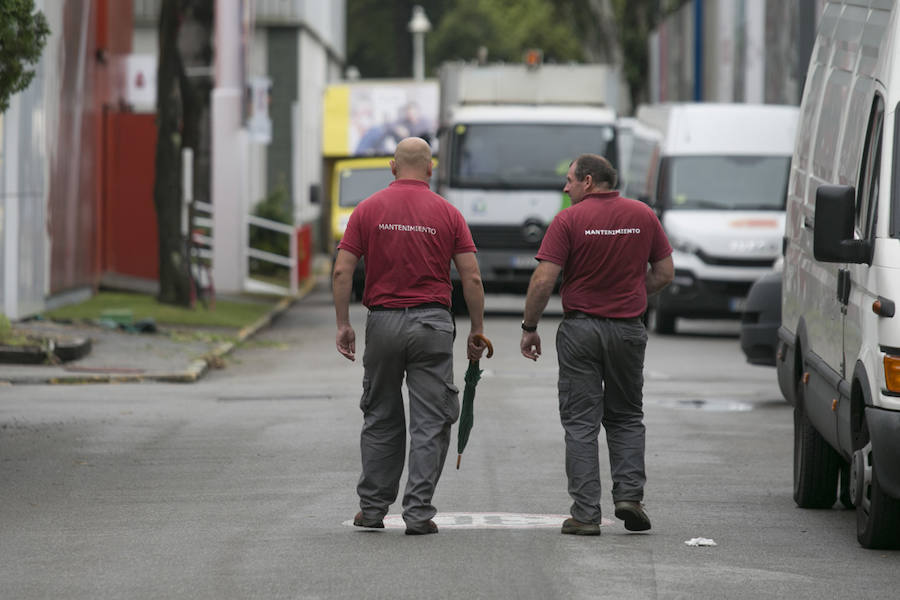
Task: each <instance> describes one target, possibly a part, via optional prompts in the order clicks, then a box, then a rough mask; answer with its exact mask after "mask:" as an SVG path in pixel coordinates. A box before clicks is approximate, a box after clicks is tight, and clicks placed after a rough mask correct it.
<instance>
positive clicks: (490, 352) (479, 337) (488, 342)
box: [472, 333, 494, 358]
mask: <svg viewBox="0 0 900 600" xmlns="http://www.w3.org/2000/svg"><path fill="white" fill-rule="evenodd" d="M472 337H474V338H475V339H476V340H478V341H479V342H481V343H482V344H484V345H485V346H487V358H490V357H492V356H493V355H494V345H493V344H492V343H491V340H489V339H487V338H486V337H484V335H482V334H480V333H476V334H475V335H474V336H472Z"/></svg>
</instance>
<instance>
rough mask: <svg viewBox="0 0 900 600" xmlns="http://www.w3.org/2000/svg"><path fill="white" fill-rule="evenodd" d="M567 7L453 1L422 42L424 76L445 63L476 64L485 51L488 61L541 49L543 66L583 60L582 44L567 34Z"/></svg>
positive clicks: (526, 0) (522, 1)
mask: <svg viewBox="0 0 900 600" xmlns="http://www.w3.org/2000/svg"><path fill="white" fill-rule="evenodd" d="M565 4H566V3H564V2H550V1H548V0H458V1H457V2H455V3H454V4H452V8H449V9H448V10H447V12H446V13H445V14H444V15H443V18H442V19H441V21H440V22H439V23H436V24H435V25H436V26H435V28H434V30H433V31H432V33H431V34H429V36H428V38H426V39H427V45H428V51H427V53H426V60H427V62H428V65H429V71H430V72H433V69H434V68H435V67H436V66H437V65H440V64H441V63H442V62H444V61H448V60H475V59H476V58H477V57H478V49H479V47H481V46H483V47H485V48H486V49H487V53H488V54H487V57H488V60H490V61H508V62H520V61H521V60H522V57H523V55H524V54H525V51H526V50H528V49H530V48H540V49H541V50H542V51H543V54H544V60H545V61H555V62H569V61H582V60H584V51H583V49H582V45H581V41H580V40H579V39H578V37H577V36H575V35H573V34H572V27H573V22H574V19H573V17H572V13H567V12H566V11H564V10H563V7H564V6H565Z"/></svg>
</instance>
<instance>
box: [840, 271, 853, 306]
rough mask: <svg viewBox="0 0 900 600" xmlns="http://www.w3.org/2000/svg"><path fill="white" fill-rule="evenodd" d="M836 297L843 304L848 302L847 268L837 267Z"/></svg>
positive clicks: (848, 272) (848, 278)
mask: <svg viewBox="0 0 900 600" xmlns="http://www.w3.org/2000/svg"><path fill="white" fill-rule="evenodd" d="M837 299H838V302H840V303H841V304H842V305H844V306H846V305H847V304H848V303H849V302H850V271H849V270H848V269H838V278H837Z"/></svg>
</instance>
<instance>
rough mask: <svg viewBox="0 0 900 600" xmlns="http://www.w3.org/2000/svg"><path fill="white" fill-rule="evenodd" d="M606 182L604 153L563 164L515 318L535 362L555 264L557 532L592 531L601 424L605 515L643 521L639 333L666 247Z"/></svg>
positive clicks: (656, 228)
mask: <svg viewBox="0 0 900 600" xmlns="http://www.w3.org/2000/svg"><path fill="white" fill-rule="evenodd" d="M615 185H616V171H615V169H613V167H612V165H611V164H610V163H609V162H608V161H607V160H606V159H605V158H603V157H601V156H598V155H595V154H583V155H581V156H579V157H578V158H577V159H576V160H575V161H574V162H572V164H571V165H570V167H569V172H568V173H567V174H566V185H565V188H564V190H563V191H565V192H566V193H567V194H569V197H570V198H571V199H572V206H571V207H569V208H567V209H565V210H563V211H561V212H560V213H559V214H558V215H557V216H556V218H554V220H553V222H552V223H551V224H550V227H549V228H548V229H547V233H546V234H545V235H544V240H543V242H542V243H541V248H540V250H539V251H538V254H537V256H536V258H537V259H538V260H539V261H540V263H539V264H538V266H537V268H536V269H535V271H534V274H533V275H532V277H531V282H530V284H529V286H528V295H527V297H526V299H525V314H524V318H523V320H522V330H523V331H522V340H521V351H522V355H523V356H525V357H526V358H530V359H531V360H537V358H538V357H539V356H540V354H541V338H540V335H538V333H537V325H538V321H539V320H540V318H541V315H542V314H543V312H544V308H546V306H547V301H548V300H549V298H550V294H551V293H552V291H553V288H554V286H555V284H556V281H557V278H558V276H559V274H560V272H562V274H563V283H562V287H561V288H560V294H561V296H562V304H563V311H564V315H565V318H564V319H563V321H562V323H560V326H559V329H558V331H557V334H556V351H557V357H558V360H559V383H558V390H559V416H560V420H561V422H562V426H563V429H564V430H565V441H566V476H567V477H568V481H569V495H570V496H571V497H572V500H573V501H574V502H573V504H572V507H571V515H572V517H571V518H569V519H566V520H565V521H564V522H563V525H562V533H566V534H574V535H600V521H601V518H600V517H601V513H600V462H599V456H598V455H599V449H598V443H597V438H598V436H599V434H600V427H601V425H602V426H603V428H604V429H605V430H606V443H607V448H608V451H609V463H610V469H611V471H612V480H613V487H612V497H613V502H614V504H615V515H616V517H617V518H619V519H622V520H624V521H625V528H626V529H628V530H629V531H646V530H647V529H650V518H649V517H648V516H647V513H646V511H645V510H644V507H643V505H642V501H643V498H644V484H645V482H646V474H645V469H644V448H645V429H644V422H643V417H644V413H643V391H642V388H643V384H644V376H643V369H644V350H645V348H646V345H647V331H646V329H645V328H644V324H643V321H642V320H641V315H642V314H643V313H644V311H645V310H646V309H647V296H648V294H654V293H656V292H659V291H660V290H661V289H663V288H664V287H665V286H666V285H668V284H669V283H670V282H671V281H672V278H673V276H674V267H673V264H672V247H671V246H670V245H669V242H668V240H667V239H666V235H665V233H664V232H663V229H662V226H661V224H660V222H659V219H658V218H657V216H656V214H654V212H653V211H652V210H651V209H650V208H649V207H648V206H647V205H646V204H643V203H641V202H638V201H636V200H629V199H627V198H623V197H621V196H619V194H618V192H616V191H615ZM648 265H649V267H648Z"/></svg>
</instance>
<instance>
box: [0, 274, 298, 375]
mask: <svg viewBox="0 0 900 600" xmlns="http://www.w3.org/2000/svg"><path fill="white" fill-rule="evenodd" d="M315 285H316V277H315V276H311V277H307V279H306V281H304V282H303V283H302V284H301V286H300V289H299V290H298V291H297V295H296V296H288V297H285V298H282V299H281V300H280V301H279V302H278V304H276V305H275V306H274V308H272V310H270V311H269V312H268V313H266V314H265V315H263V316H262V317H260V318H259V319H257V320H256V321H255V322H254V323H251V324H250V325H247V326H246V327H244V328H243V329H241V330H240V331H238V334H237V337H236V339H235V340H234V341H229V342H222V343H221V344H219V345H218V346H216V347H215V348H214V349H213V350H212V351H211V352H209V353H207V354H206V355H205V356H204V357H203V358H198V359H196V360H193V361H191V363H190V364H189V365H188V366H187V367H185V368H184V369H183V370H181V371H170V372H163V373H150V374H146V375H145V374H134V373H119V374H117V373H103V374H95V375H90V374H77V375H75V374H73V375H48V376H41V375H37V376H30V375H25V376H12V377H4V378H2V379H0V386H6V385H26V384H27V385H40V384H50V385H54V384H67V385H79V384H91V383H145V382H159V383H196V382H197V381H199V380H200V379H201V378H202V377H203V376H204V375H206V374H207V373H208V372H209V370H210V366H211V365H213V364H216V363H219V362H221V360H222V359H223V358H224V357H225V356H227V355H228V354H229V353H230V352H231V351H232V350H234V349H235V348H236V347H237V346H239V345H240V344H241V343H243V342H244V341H246V340H247V339H248V338H250V337H252V336H254V335H256V333H257V332H258V331H259V330H261V329H263V328H264V327H266V326H268V325H269V324H270V323H271V322H272V321H273V320H274V319H275V318H276V317H278V316H279V315H281V314H282V313H284V312H285V311H287V309H288V308H290V307H291V306H292V305H293V304H294V303H295V302H297V301H298V300H302V299H303V298H304V297H305V296H306V295H307V294H309V292H311V291H312V289H313V288H314V287H315Z"/></svg>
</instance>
